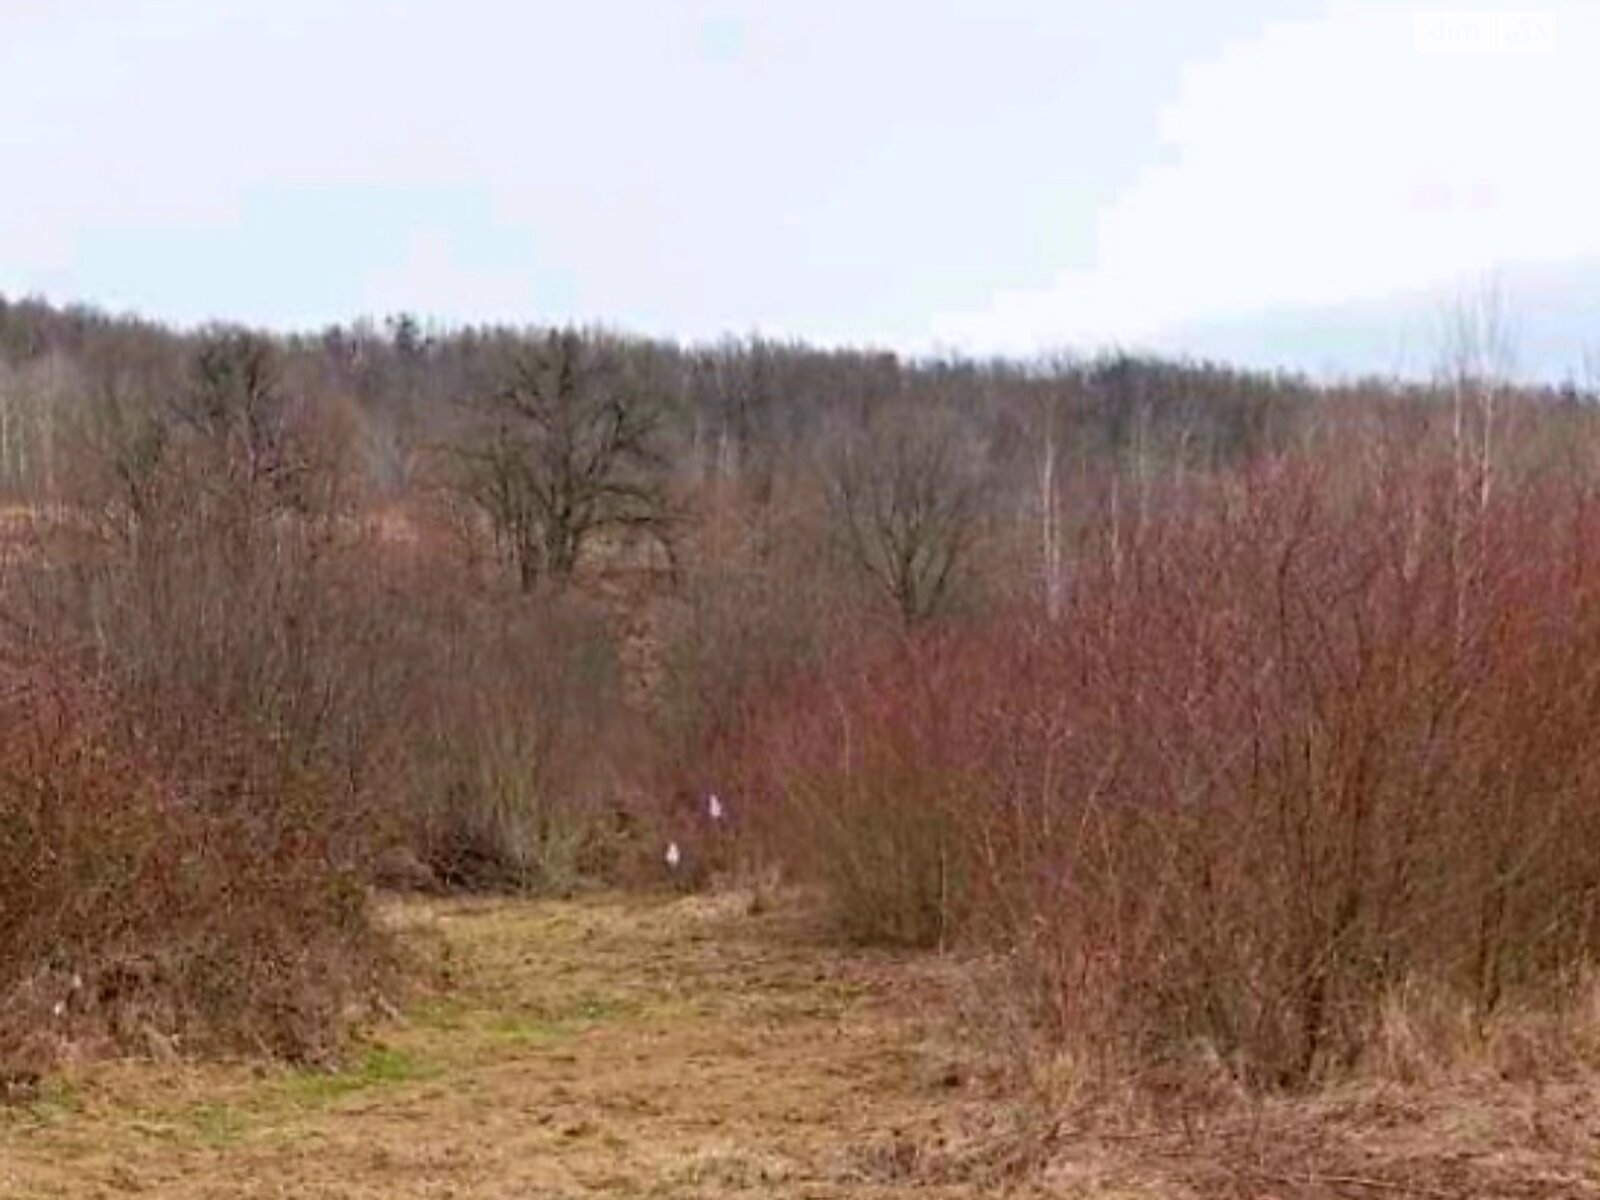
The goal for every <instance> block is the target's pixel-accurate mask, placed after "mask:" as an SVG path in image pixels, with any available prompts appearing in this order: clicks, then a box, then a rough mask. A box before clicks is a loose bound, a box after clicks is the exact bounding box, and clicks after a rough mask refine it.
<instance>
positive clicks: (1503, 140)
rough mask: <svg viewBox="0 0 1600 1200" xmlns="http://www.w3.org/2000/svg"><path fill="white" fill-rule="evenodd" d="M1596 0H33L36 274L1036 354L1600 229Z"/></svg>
mask: <svg viewBox="0 0 1600 1200" xmlns="http://www.w3.org/2000/svg"><path fill="white" fill-rule="evenodd" d="M1597 63H1600V4H1594V3H1582V4H1579V3H1554V4H1544V5H1538V6H1518V5H1515V4H1501V5H1494V6H1487V5H1485V6H1474V5H1455V6H1438V5H1413V4H1408V3H1398V2H1396V3H1334V4H1327V3H1315V2H1304V3H1302V2H1299V0H1273V2H1272V3H1267V2H1265V0H1206V2H1205V3H1201V2H1199V0H1181V2H1180V0H1171V2H1168V3H1155V2H1151V0H971V2H965V3H963V2H958V0H918V2H915V3H912V2H905V3H900V2H889V0H880V2H877V3H874V2H873V0H853V2H844V0H748V2H740V0H681V2H674V0H585V2H584V3H570V2H569V3H560V4H555V3H543V2H541V0H520V2H517V0H501V2H496V0H448V2H446V0H409V2H407V0H346V2H343V3H341V2H339V0H230V2H228V3H221V2H219V0H70V2H66V0H0V113H4V120H3V121H0V292H4V293H7V294H10V295H19V294H34V293H38V294H44V295H46V296H48V297H50V298H52V299H55V300H60V301H68V300H82V301H87V302H91V303H95V304H99V305H102V306H107V307H111V308H114V309H118V310H122V309H131V310H137V311H139V312H141V313H144V314H147V315H150V316H155V317H161V318H167V319H175V320H179V321H183V322H196V321H200V320H204V319H208V318H214V317H226V318H231V319H238V320H246V321H250V322H257V323H263V324H269V325H272V326H277V327H302V326H307V325H312V324H318V323H322V322H328V321H334V320H348V319H350V318H353V317H356V316H359V315H363V314H369V315H379V316H381V315H383V314H386V313H391V312H397V311H402V310H404V311H412V312H417V313H420V314H424V315H429V316H433V317H437V318H440V319H443V320H446V321H450V322H460V321H490V320H493V321H507V322H517V323H521V322H550V321H568V320H578V321H602V322H604V323H606V324H610V325H614V326H619V327H621V328H624V329H628V330H633V331H637V332H644V333H654V334H665V335H673V336H679V337H686V338H702V337H712V336H716V335H718V334H721V333H725V332H735V333H744V332H752V331H757V330H759V331H762V332H766V333H770V334H775V335H796V336H804V337H810V338H816V339H821V340H826V341H834V342H873V343H883V344H889V345H893V346H897V347H901V348H906V349H926V348H930V347H935V346H941V347H947V348H959V349H963V350H967V351H972V352H989V351H1010V352H1028V351H1032V350H1036V349H1039V348H1043V347H1054V346H1061V345H1077V346H1089V345H1092V344H1095V343H1099V342H1104V341H1108V340H1119V341H1123V342H1139V341H1144V340H1160V339H1161V338H1162V337H1163V336H1166V337H1167V338H1169V340H1170V338H1171V337H1173V336H1177V335H1175V334H1174V333H1173V331H1181V330H1183V329H1187V328H1192V327H1195V326H1196V325H1204V324H1206V323H1215V322H1219V321H1223V322H1226V321H1228V320H1232V319H1235V318H1243V317H1251V318H1253V317H1254V316H1255V315H1257V314H1269V313H1273V312H1281V311H1285V310H1292V309H1297V308H1300V307H1317V306H1328V305H1337V304H1340V303H1343V302H1348V301H1352V300H1358V299H1362V298H1366V297H1381V296H1386V295H1390V294H1392V293H1399V292H1411V293H1415V292H1418V291H1423V290H1426V289H1429V288H1435V287H1453V286H1458V285H1460V284H1462V283H1463V281H1469V280H1472V279H1474V278H1477V277H1480V276H1481V275H1482V274H1483V273H1484V272H1485V271H1487V270H1489V269H1491V268H1493V267H1495V266H1496V265H1499V266H1502V267H1503V266H1505V265H1506V264H1519V263H1535V264H1550V263H1569V264H1570V263H1574V262H1587V261H1590V260H1597V261H1600V166H1597V155H1596V152H1595V151H1594V149H1593V144H1594V129H1593V122H1594V119H1595V114H1596V113H1600V70H1597V69H1596V64H1597Z"/></svg>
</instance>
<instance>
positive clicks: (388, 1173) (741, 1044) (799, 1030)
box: [0, 896, 1600, 1200]
mask: <svg viewBox="0 0 1600 1200" xmlns="http://www.w3.org/2000/svg"><path fill="white" fill-rule="evenodd" d="M384 919H385V921H386V923H388V924H389V925H390V926H392V927H393V928H395V929H396V930H397V931H398V932H399V933H400V935H401V938H402V940H403V941H404V942H405V943H406V944H408V945H411V946H412V947H418V948H425V949H427V950H428V951H429V952H430V953H431V954H432V956H433V957H434V960H435V961H436V962H438V963H439V965H440V970H441V972H442V973H443V976H444V978H445V979H446V981H447V986H443V987H441V988H440V989H438V990H437V991H435V992H433V993H432V994H431V995H427V996H423V997H420V998H419V999H417V1000H416V1001H415V1002H414V1003H413V1004H412V1005H411V1007H409V1008H408V1010H407V1011H406V1012H405V1013H404V1014H403V1015H402V1016H401V1017H400V1018H399V1019H398V1020H397V1021H395V1022H394V1023H392V1024H391V1025H389V1026H386V1027H385V1028H383V1029H382V1030H381V1031H380V1033H379V1034H377V1035H375V1036H374V1037H373V1038H372V1040H371V1041H370V1042H369V1043H368V1044H367V1045H366V1046H365V1047H364V1048H363V1049H362V1050H361V1051H360V1052H358V1053H357V1055H356V1056H355V1057H354V1058H353V1059H352V1061H351V1063H350V1065H348V1066H347V1067H346V1068H345V1069H343V1070H341V1071H339V1072H335V1073H326V1072H311V1071H302V1070H293V1069H289V1068H285V1067H268V1066H263V1065H260V1064H248V1063H241V1064H237V1065H226V1064H209V1065H201V1064H193V1063H187V1064H185V1063H170V1064H161V1063H150V1062H144V1063H115V1062H113V1063H101V1064H98V1065H94V1064H86V1065H82V1066H79V1067H75V1068H71V1069H69V1070H67V1071H66V1072H65V1073H64V1074H62V1075H61V1076H60V1077H59V1078H58V1079H57V1080H56V1081H55V1082H54V1083H53V1084H51V1085H50V1087H49V1088H48V1089H47V1090H46V1091H45V1092H44V1093H43V1094H41V1095H40V1096H39V1097H37V1098H36V1099H35V1100H34V1101H33V1102H32V1103H31V1104H29V1105H27V1106H24V1107H18V1108H14V1109H11V1110H8V1111H5V1112H4V1113H0V1196H4V1197H8V1198H10V1197H14V1198H18V1200H21V1198H24V1197H26V1198H29V1200H32V1198H35V1197H37V1198H40V1200H44V1198H46V1197H74V1198H80V1197H81V1198H92V1197H112V1196H122V1195H130V1194H144V1195H158V1196H162V1197H173V1198H174V1200H197V1198H200V1197H246V1198H248V1197H266V1196H296V1197H322V1198H327V1200H334V1198H338V1200H358V1198H363V1200H364V1198H369V1197H370V1198H374V1200H375V1198H377V1197H384V1198H386V1200H387V1198H390V1197H393V1198H397V1200H405V1198H408V1197H468V1196H470V1197H485V1198H491V1200H492V1198H495V1197H528V1196H563V1197H570V1196H620V1197H629V1196H637V1197H690V1196H694V1197H718V1198H727V1197H758V1196H759V1197H766V1196H774V1197H802V1196H804V1197H849V1196H873V1197H881V1198H893V1197H900V1196H912V1195H917V1196H934V1197H940V1196H944V1197H957V1196H979V1195H983V1196H988V1195H1012V1196H1045V1195H1049V1196H1065V1197H1081V1198H1093V1200H1134V1198H1144V1200H1169V1198H1174V1197H1195V1196H1202V1197H1210V1196H1241V1197H1244V1196H1248V1197H1267V1196H1293V1197H1304V1198H1308V1200H1309V1198H1312V1197H1316V1198H1319V1200H1320V1198H1323V1197H1344V1196H1350V1197H1356V1196H1375V1195H1376V1196H1384V1195H1389V1196H1405V1195H1412V1196H1433V1195H1447V1196H1451V1197H1460V1198H1461V1200H1467V1198H1469V1197H1474V1198H1475V1197H1480V1196H1519V1197H1521V1196H1550V1197H1558V1196H1559V1197H1570V1196H1585V1195H1600V1177H1597V1176H1596V1174H1595V1166H1594V1164H1595V1163H1600V1122H1597V1120H1596V1118H1595V1115H1594V1114H1595V1113H1596V1112H1600V1107H1597V1105H1596V1100H1597V1099H1600V1094H1597V1092H1596V1091H1595V1089H1594V1086H1593V1083H1592V1081H1580V1080H1573V1081H1568V1082H1566V1083H1563V1084H1561V1085H1559V1086H1556V1085H1546V1086H1545V1087H1543V1088H1542V1089H1536V1088H1532V1087H1530V1086H1525V1085H1497V1084H1494V1083H1492V1082H1490V1081H1483V1082H1480V1083H1479V1084H1477V1085H1474V1086H1472V1087H1457V1088H1455V1089H1454V1090H1448V1091H1440V1090H1427V1089H1416V1090H1410V1091H1408V1090H1405V1089H1400V1088H1396V1087H1386V1088H1383V1089H1374V1088H1367V1089H1365V1090H1348V1091H1345V1092H1335V1093H1331V1094H1329V1095H1326V1096H1324V1097H1321V1098H1317V1099H1306V1100H1298V1101H1287V1100H1284V1101H1273V1102H1265V1103H1262V1104H1259V1105H1254V1106H1251V1107H1233V1108H1229V1109H1225V1110H1219V1111H1217V1112H1214V1113H1210V1114H1207V1113H1205V1112H1200V1111H1197V1112H1196V1113H1194V1114H1192V1119H1190V1120H1189V1121H1187V1122H1185V1121H1173V1120H1165V1121H1155V1120H1146V1121H1143V1122H1132V1121H1130V1120H1129V1118H1127V1116H1126V1114H1125V1113H1123V1114H1119V1115H1116V1116H1107V1117H1105V1118H1104V1119H1101V1118H1099V1117H1097V1116H1096V1114H1095V1113H1094V1112H1093V1111H1092V1110H1091V1109H1089V1108H1086V1107H1083V1106H1079V1107H1076V1108H1071V1109H1062V1110H1060V1111H1055V1112H1052V1111H1049V1110H1047V1109H1046V1108H1044V1107H1042V1106H1038V1105H1031V1104H1025V1103H1019V1102H1017V1101H1016V1100H1015V1099H1014V1098H1013V1099H1007V1098H1006V1097H1007V1096H1008V1094H1009V1092H1008V1089H1009V1087H1010V1084H1011V1081H1010V1080H1007V1079H1005V1078H1003V1077H1001V1076H999V1075H995V1074H991V1073H990V1071H989V1069H988V1065H987V1064H988V1063H989V1062H990V1061H991V1060H990V1058H989V1056H988V1055H987V1054H986V1053H984V1052H983V1050H982V1049H981V1047H978V1046H976V1045H975V1044H974V1043H971V1042H970V1041H969V1040H967V1039H966V1038H965V1037H964V1036H963V1034H962V1031H960V1030H957V1029H953V1028H951V1027H950V1026H948V1025H946V1024H945V1023H944V1020H943V1018H937V1017H933V1016H930V1014H934V1013H939V1012H943V1011H945V1008H946V1005H945V1002H944V997H943V993H944V990H945V989H946V987H947V986H948V985H949V981H950V980H952V979H954V978H957V977H959V976H961V975H963V974H965V972H966V970H967V965H966V964H962V963H959V962H957V961H954V960H950V959H945V960H940V959H937V958H930V957H928V956H909V955H900V954H889V953H873V954H864V953H859V952H858V953H850V954H845V953H841V952H839V951H836V950H832V949H829V948H828V947H827V945H826V944H825V942H824V940H823V938H822V931H821V930H820V929H819V928H816V927H815V926H813V924H812V923H811V922H810V921H809V919H808V918H807V917H806V916H805V913H804V910H803V909H801V908H799V907H795V906H791V905H779V906H777V907H776V908H774V909H772V910H769V911H767V912H765V913H762V914H760V915H751V914H750V912H749V911H748V902H747V901H746V900H745V899H744V898H742V897H737V896H729V897H719V898H712V899H706V898H699V897H691V898H685V899H673V900H665V899H639V898H632V899H618V898H610V897H607V898H594V899H586V900H581V901H566V902H541V903H532V902H525V901H494V902H489V901H457V900H452V901H435V902H422V901H406V902H404V903H395V904H393V905H390V906H388V907H387V908H385V909H384ZM1063 1113H1066V1114H1069V1115H1063ZM1351 1181H1360V1182H1351Z"/></svg>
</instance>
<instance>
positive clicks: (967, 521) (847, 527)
mask: <svg viewBox="0 0 1600 1200" xmlns="http://www.w3.org/2000/svg"><path fill="white" fill-rule="evenodd" d="M971 449H972V448H971V445H970V435H967V436H965V437H964V436H963V431H962V430H961V429H960V428H959V426H958V425H957V424H956V423H955V422H954V421H953V420H952V419H950V418H949V417H948V415H947V414H944V413H938V412H934V413H925V414H923V413H912V412H910V411H904V412H899V413H895V414H891V415H887V416H885V417H881V418H879V419H878V420H876V421H874V422H873V423H872V424H870V425H869V427H868V428H867V430H866V431H865V432H864V433H862V434H860V435H858V436H857V437H855V438H853V439H851V440H849V441H847V442H846V443H845V445H844V447H843V448H842V450H841V451H840V452H839V453H838V455H837V456H836V458H835V461H834V463H833V465H832V470H831V472H830V474H831V479H830V485H831V487H830V493H831V497H832V500H833V504H834V507H835V510H836V513H837V517H838V520H839V523H840V526H841V528H842V530H843V532H844V536H845V543H846V546H847V547H848V550H849V552H850V555H851V557H852V558H853V559H854V560H855V562H856V563H857V565H858V566H859V567H860V568H861V569H862V570H863V571H864V572H865V573H866V574H867V575H868V576H869V577H870V578H871V579H872V580H873V581H874V583H876V584H877V586H878V587H879V588H880V589H881V590H882V591H883V592H884V594H885V595H886V596H887V597H888V598H889V600H890V601H891V602H892V603H893V604H894V607H895V610H896V611H897V612H898V613H899V615H900V617H901V619H902V620H903V621H904V622H905V623H906V624H907V625H913V624H916V623H918V622H920V621H923V620H926V619H927V618H929V617H932V616H934V615H936V614H937V613H938V612H939V611H940V610H941V609H942V608H943V607H945V606H946V605H947V604H948V602H949V600H950V599H951V596H952V594H953V592H954V590H955V586H956V584H957V583H958V581H959V580H960V578H961V576H962V574H963V572H964V571H965V569H966V567H967V566H968V564H969V560H970V558H971V552H972V550H973V548H974V546H975V544H976V542H977V539H978V537H979V534H980V532H981V529H982V526H983V523H984V515H985V514H984V507H983V499H984V495H983V491H984V488H983V484H984V480H983V473H982V471H981V469H980V467H979V464H978V462H977V461H976V456H975V455H974V454H973V453H972V452H971Z"/></svg>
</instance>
